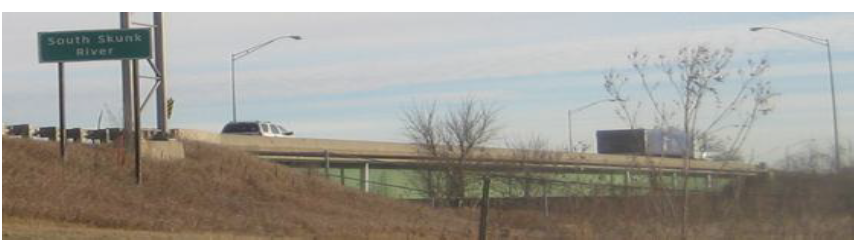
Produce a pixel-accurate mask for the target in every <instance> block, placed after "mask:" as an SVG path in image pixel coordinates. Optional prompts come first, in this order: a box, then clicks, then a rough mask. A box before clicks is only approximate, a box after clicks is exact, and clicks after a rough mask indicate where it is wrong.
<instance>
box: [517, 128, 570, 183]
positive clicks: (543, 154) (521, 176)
mask: <svg viewBox="0 0 858 245" xmlns="http://www.w3.org/2000/svg"><path fill="white" fill-rule="evenodd" d="M506 147H507V149H509V150H510V152H511V154H512V156H510V159H512V160H514V161H515V162H513V163H512V165H513V166H509V167H507V168H506V170H507V171H505V172H506V173H505V175H506V177H507V178H506V180H507V183H506V184H507V189H508V190H507V191H508V193H506V196H509V197H518V196H519V193H520V194H521V196H523V197H532V195H533V194H534V193H537V192H538V190H540V189H542V191H545V188H546V183H547V180H548V179H549V176H550V175H551V173H545V172H540V171H538V170H535V169H534V168H532V167H531V166H529V165H530V164H533V163H534V162H542V163H546V162H555V161H557V160H559V159H560V158H561V157H562V154H563V151H560V150H552V149H550V148H551V147H550V145H549V143H548V140H546V139H544V138H541V137H539V136H532V137H530V138H528V139H525V140H522V139H514V140H511V141H507V142H506Z"/></svg>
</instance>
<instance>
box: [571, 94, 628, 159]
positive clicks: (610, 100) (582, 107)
mask: <svg viewBox="0 0 858 245" xmlns="http://www.w3.org/2000/svg"><path fill="white" fill-rule="evenodd" d="M614 101H617V100H616V99H603V100H597V101H595V102H592V103H590V104H586V105H584V106H581V107H578V108H575V109H574V110H567V113H566V116H567V118H566V125H567V128H568V129H567V132H568V133H569V151H570V152H571V151H572V144H573V143H572V114H573V113H578V112H581V111H583V110H584V109H587V108H590V107H593V106H595V105H598V104H601V103H604V102H614Z"/></svg>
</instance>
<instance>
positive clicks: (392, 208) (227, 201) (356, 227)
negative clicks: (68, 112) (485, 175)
mask: <svg viewBox="0 0 858 245" xmlns="http://www.w3.org/2000/svg"><path fill="white" fill-rule="evenodd" d="M56 148H57V147H56V145H55V144H52V143H49V142H39V141H32V140H21V139H6V138H4V139H3V218H4V219H3V220H4V238H13V237H14V236H11V235H10V236H8V237H7V234H6V231H7V229H6V228H7V220H12V221H18V222H16V223H15V224H16V225H17V224H21V223H26V222H20V221H21V220H36V221H38V222H42V221H47V222H61V223H71V224H79V225H83V226H86V227H97V228H108V229H121V230H132V231H147V232H149V231H151V232H173V233H179V234H181V233H192V234H199V233H205V234H210V233H224V234H237V235H240V236H248V237H260V238H287V239H421V238H422V239H472V238H474V237H475V233H476V231H475V229H474V228H476V225H475V224H474V223H473V221H472V220H475V219H474V218H471V217H470V212H467V211H450V210H439V209H433V208H430V207H426V206H422V205H417V204H411V203H404V202H401V201H396V200H390V199H385V198H383V197H378V196H373V195H368V194H364V193H360V192H357V191H355V190H350V189H345V188H343V187H341V186H339V185H337V184H336V183H331V182H328V181H325V180H323V179H321V178H318V177H315V176H307V175H305V174H299V173H297V172H295V171H292V170H290V169H289V168H286V167H282V166H276V165H274V164H271V163H268V162H263V161H261V160H258V159H255V158H253V157H251V156H249V155H247V154H245V153H242V152H238V151H233V150H230V149H226V148H222V147H218V146H214V145H206V144H201V143H187V144H186V145H185V150H186V154H187V159H184V160H181V161H170V162H166V161H153V160H146V161H145V162H144V168H143V171H144V179H143V185H142V186H135V185H134V179H133V163H124V164H123V163H121V162H120V161H119V159H120V157H121V156H120V155H119V154H120V152H119V151H117V150H116V149H115V148H107V147H93V146H89V145H80V144H72V145H71V147H70V150H69V152H70V156H69V159H68V161H67V163H65V164H61V163H60V162H59V161H58V158H57V157H56V156H57V155H58V154H57V149H56ZM453 212H463V213H453ZM465 212H467V213H468V214H466V213H465ZM10 222H11V221H10ZM38 222H36V223H38ZM9 225H10V228H11V223H10V224H9ZM144 234H145V233H144ZM24 237H29V238H38V237H39V236H38V234H35V235H34V234H27V235H26V236H24ZM84 237H85V236H84ZM135 237H136V238H140V236H139V234H138V235H135ZM143 237H145V235H144V236H143ZM155 237H163V236H153V238H155ZM213 237H218V236H213ZM74 238H80V236H75V237H74ZM93 238H98V236H95V237H93ZM176 238H181V237H176Z"/></svg>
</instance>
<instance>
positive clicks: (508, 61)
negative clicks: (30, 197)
mask: <svg viewBox="0 0 858 245" xmlns="http://www.w3.org/2000/svg"><path fill="white" fill-rule="evenodd" d="M853 18H854V17H853V14H852V13H845V14H828V13H813V14H810V13H808V14H804V13H515V14H496V13H455V14H454V13H446V14H443V13H419V14H417V13H362V14H358V13H252V14H227V13H211V14H199V13H168V14H167V21H168V24H169V26H168V31H167V37H168V40H167V51H168V52H169V54H168V55H169V56H168V61H167V65H168V72H169V75H170V77H169V79H170V80H169V82H170V92H171V96H172V97H173V98H174V99H175V100H176V108H175V111H174V116H173V119H172V122H171V126H172V127H177V128H197V129H204V130H209V131H219V130H220V128H221V127H222V125H223V124H224V123H226V122H227V121H229V120H230V119H231V107H230V97H229V96H230V90H229V88H230V80H229V78H230V74H229V65H230V62H229V55H230V53H233V52H237V51H240V50H242V49H245V48H247V47H250V46H252V45H255V44H257V43H260V42H264V41H266V40H268V39H270V38H273V37H275V36H279V35H302V36H304V37H305V40H302V41H291V40H284V41H280V42H277V43H274V44H272V45H270V46H268V47H266V48H265V49H263V50H261V51H259V52H257V53H254V54H252V55H250V56H247V57H246V58H244V59H242V60H240V61H238V63H237V67H236V70H237V72H236V77H237V87H238V89H237V90H238V93H239V119H241V120H267V121H272V122H278V123H281V124H283V125H285V126H286V127H288V128H290V129H292V130H294V131H295V132H296V135H297V136H298V137H312V138H337V139H359V140H384V141H404V140H405V138H404V136H403V134H402V130H401V122H400V121H399V115H400V111H401V109H402V108H403V107H405V106H407V105H409V104H410V103H411V102H412V101H429V100H433V99H438V100H456V99H460V98H462V97H464V96H466V95H472V96H474V97H477V98H479V99H483V100H486V101H491V102H493V103H495V104H496V105H498V106H499V107H501V108H502V111H501V118H502V123H503V125H504V131H503V134H502V137H501V138H499V139H498V140H497V141H496V142H495V144H497V145H502V144H503V142H504V140H505V139H510V138H516V137H527V136H530V135H540V136H542V137H544V138H547V139H549V140H550V141H551V143H553V144H554V145H555V146H557V147H564V146H565V145H566V142H567V131H566V110H567V109H571V108H576V107H579V106H582V105H585V104H588V103H590V102H593V101H596V100H600V99H603V98H605V96H606V95H605V93H604V91H603V89H602V78H601V76H602V74H604V73H605V72H606V71H608V70H609V69H611V68H616V69H619V70H622V69H627V67H628V65H627V62H626V61H625V55H626V54H627V53H629V52H630V51H632V50H634V49H639V50H641V51H642V52H645V53H649V54H652V55H658V54H671V53H673V52H675V50H677V49H678V48H679V47H682V46H685V45H695V44H701V43H706V44H710V45H712V46H715V47H719V46H730V47H733V48H734V49H735V50H736V53H737V55H736V61H737V63H741V62H742V61H743V60H744V59H747V58H749V57H751V58H756V57H767V58H768V59H769V60H770V62H771V63H772V69H771V70H770V72H769V73H768V74H767V78H768V79H769V80H771V81H772V82H773V84H774V88H775V90H776V91H777V92H779V93H782V96H780V97H779V98H778V99H777V106H776V110H775V113H774V114H772V115H771V116H767V117H764V118H762V119H760V121H759V123H758V125H757V128H756V129H755V130H754V132H753V133H752V134H751V136H750V137H751V138H750V139H749V142H748V144H747V151H746V153H747V154H749V155H750V154H751V153H752V152H753V154H754V155H755V157H756V158H757V159H758V160H759V159H762V160H771V159H774V158H776V157H779V156H780V155H779V154H781V153H782V150H783V147H784V146H786V145H788V144H791V143H793V142H797V141H801V140H804V139H809V138H816V139H818V140H819V141H822V142H827V141H830V139H831V135H832V133H831V108H830V101H829V100H830V97H829V93H828V83H827V67H826V60H825V52H824V51H825V49H824V47H822V46H818V45H814V44H812V43H809V42H806V41H803V40H800V39H796V38H793V37H790V36H786V35H783V34H781V33H777V32H758V33H754V32H749V31H748V30H747V29H748V27H751V26H776V27H780V28H784V29H789V30H793V31H796V32H802V33H806V34H809V35H814V36H820V37H828V38H830V39H831V42H832V47H833V51H834V64H835V76H836V79H837V85H836V86H837V89H838V96H839V98H838V103H839V112H840V122H841V130H842V131H843V134H842V138H844V139H846V140H851V139H852V135H853V122H854V120H853V94H854V93H853V88H854V86H853V81H854V74H853V66H854V64H853V60H854V58H853V57H854V50H853V46H854V45H853V43H854V40H853V36H854V31H853V30H854V26H853V23H854V21H853ZM134 19H135V20H136V21H139V22H149V21H150V20H151V14H149V13H137V14H135V17H134ZM116 26H118V14H117V13H92V14H86V13H45V14H34V13H4V14H3V61H4V62H3V83H2V89H3V93H2V95H3V122H4V123H6V124H15V123H22V122H29V123H34V124H36V125H40V126H41V125H54V124H56V121H57V119H56V117H57V108H56V104H57V101H56V96H57V95H56V67H55V65H51V64H38V62H37V57H36V46H35V44H36V42H35V38H36V33H37V32H39V31H59V30H83V29H105V28H114V27H116ZM67 67H68V74H67V76H68V85H67V89H68V91H67V98H68V101H67V109H68V110H69V117H68V124H69V126H70V127H94V126H95V121H96V116H97V115H98V113H99V111H100V110H101V109H102V108H103V106H102V105H103V104H105V103H106V104H108V105H109V107H110V109H111V110H112V111H113V112H114V113H116V114H117V116H118V117H120V118H121V115H119V113H121V106H120V101H121V96H120V90H121V87H120V83H119V62H118V61H114V62H86V63H73V64H69V65H68V66H67ZM147 69H148V68H145V67H144V68H143V70H144V71H145V70H147ZM143 84H144V85H145V86H144V87H145V88H148V86H149V85H151V82H149V81H146V82H144V83H143ZM630 89H636V87H634V86H630ZM152 107H153V106H149V107H148V108H147V112H146V114H145V115H144V120H143V122H144V126H150V127H151V126H153V121H154V118H153V116H154V112H152V111H151V109H152ZM611 110H612V107H611V105H608V104H603V105H598V106H594V107H592V108H590V109H587V110H584V111H581V112H579V113H577V114H575V115H574V118H573V119H574V122H573V123H574V128H575V129H574V130H573V132H572V133H573V137H574V138H575V139H576V140H583V141H587V142H590V143H592V142H593V136H594V131H595V130H597V129H610V128H621V127H623V124H622V123H621V122H620V121H619V120H618V119H617V118H616V117H615V116H614V115H613V113H612V112H611ZM641 121H642V122H644V123H645V125H646V123H647V122H649V117H647V116H642V117H641Z"/></svg>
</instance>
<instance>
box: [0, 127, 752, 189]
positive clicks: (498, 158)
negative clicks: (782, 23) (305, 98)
mask: <svg viewBox="0 0 858 245" xmlns="http://www.w3.org/2000/svg"><path fill="white" fill-rule="evenodd" d="M4 128H5V127H4ZM150 131H151V130H150ZM4 133H8V134H10V135H20V136H21V137H31V136H36V137H43V138H47V139H49V140H56V137H55V136H56V133H57V132H56V130H55V129H54V128H53V127H44V128H38V129H36V128H34V127H32V126H29V125H13V126H11V127H9V131H6V130H4ZM68 135H70V136H72V140H73V141H77V142H83V141H85V139H90V140H93V142H100V143H106V142H110V141H111V140H113V139H114V138H115V137H118V136H119V135H120V134H119V131H118V129H103V130H90V131H89V133H87V130H83V129H71V130H70V131H69V132H68ZM84 135H86V137H85V136H84ZM145 135H154V134H152V133H151V132H150V133H149V134H145ZM171 135H172V136H173V137H174V138H175V139H178V140H179V141H200V142H207V143H212V144H218V145H223V146H228V147H232V148H235V149H240V150H243V151H247V152H249V153H251V154H254V155H256V156H258V157H260V158H263V159H267V160H270V161H273V162H276V163H280V164H284V165H288V166H291V167H295V168H299V169H301V170H306V171H307V172H308V173H313V174H319V175H323V176H325V177H327V178H330V179H331V180H332V181H338V182H340V183H342V184H343V185H347V186H351V187H355V188H360V189H362V190H364V191H367V192H376V193H379V194H382V195H387V196H392V197H400V198H420V197H421V196H422V195H425V193H424V192H425V191H424V190H423V187H421V186H420V184H419V183H416V182H415V180H414V179H415V178H416V176H417V175H418V174H420V173H421V171H441V170H443V167H442V165H441V164H438V163H437V162H438V159H433V158H431V157H429V156H426V155H423V154H420V153H419V151H418V150H419V148H418V147H417V146H415V145H413V144H407V143H392V142H375V141H355V140H333V139H310V138H273V137H260V136H245V135H226V134H219V133H211V132H206V131H200V130H192V129H173V130H172V131H171ZM179 141H144V143H145V144H144V152H149V155H158V156H162V157H164V156H166V157H173V158H175V157H183V156H184V150H183V147H182V144H181V143H179ZM514 153H515V151H514V150H511V149H503V148H482V149H479V151H478V154H476V155H477V157H475V158H472V159H469V163H471V164H467V166H466V171H470V172H472V173H474V174H479V175H485V174H487V173H491V174H492V175H494V176H495V177H497V178H501V179H508V180H510V181H509V182H510V183H511V182H514V181H520V180H521V179H522V178H523V177H522V176H521V175H520V173H523V172H527V173H534V174H538V175H540V177H539V179H534V181H535V182H540V183H542V185H558V186H567V187H568V186H588V187H587V188H585V190H583V191H582V190H578V191H577V192H578V193H577V194H582V193H583V194H584V195H588V194H593V192H592V190H593V189H598V188H596V187H605V188H607V189H612V190H616V189H622V190H628V189H629V188H632V189H641V190H647V189H649V188H651V187H652V183H653V178H657V179H658V181H659V182H661V183H662V187H667V188H668V189H670V188H678V187H679V181H680V180H681V176H680V175H679V174H680V173H681V172H682V170H683V166H684V164H683V159H679V158H661V157H647V156H631V155H608V154H593V153H570V152H553V153H554V154H552V155H553V156H555V157H552V158H551V159H550V160H547V159H517V158H516V157H515V156H514ZM144 154H145V153H144ZM487 170H491V171H487ZM765 171H766V170H764V169H759V168H757V167H756V166H753V165H750V164H746V163H741V162H712V161H704V160H696V159H695V160H692V161H691V164H690V168H689V173H690V174H691V178H690V182H691V186H692V188H693V189H695V190H699V191H712V190H718V189H720V188H721V187H724V186H726V185H729V184H731V183H734V182H735V181H736V180H738V179H742V178H744V177H745V176H753V175H757V174H760V173H765ZM525 181H526V180H525ZM549 182H550V183H549ZM546 183H549V184H546ZM579 189H580V188H579ZM526 192H527V191H524V193H522V194H524V195H526ZM543 192H546V191H543ZM554 192H557V191H556V190H555V191H554ZM549 194H551V195H555V196H563V195H569V193H568V191H567V192H564V193H549Z"/></svg>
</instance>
